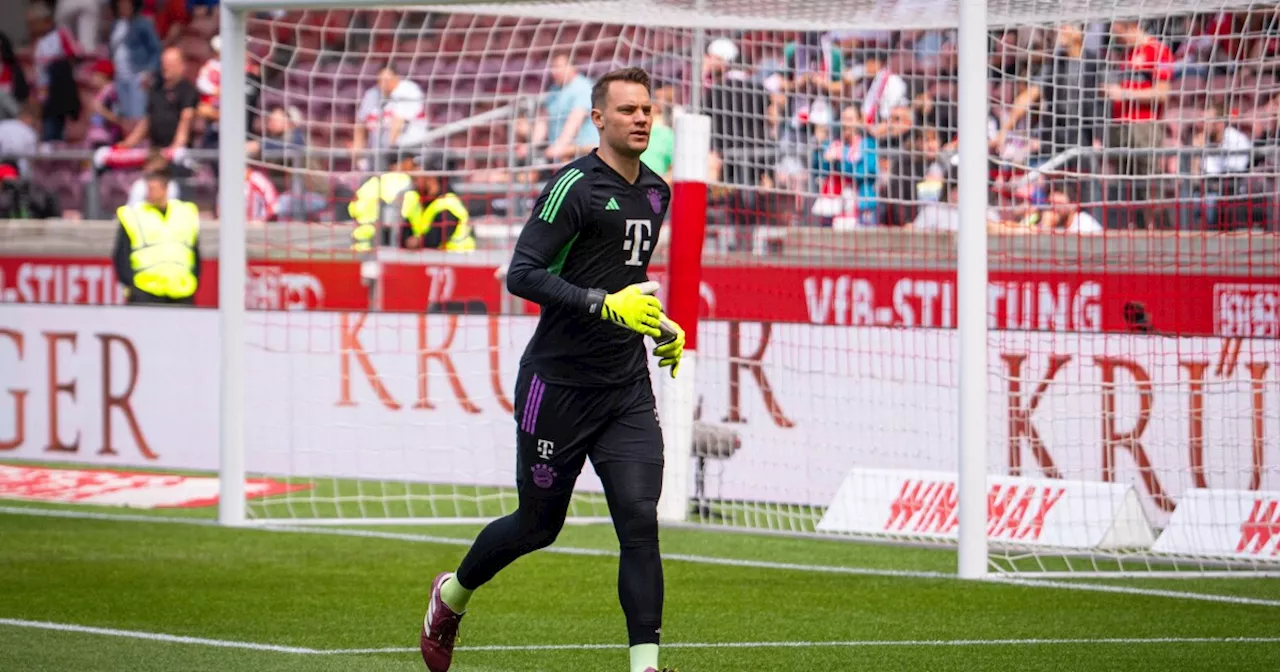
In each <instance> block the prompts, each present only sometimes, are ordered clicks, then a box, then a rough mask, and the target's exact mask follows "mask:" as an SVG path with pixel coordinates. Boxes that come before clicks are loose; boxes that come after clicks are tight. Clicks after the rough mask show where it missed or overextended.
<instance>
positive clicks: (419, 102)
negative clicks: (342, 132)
mask: <svg viewBox="0 0 1280 672" xmlns="http://www.w3.org/2000/svg"><path fill="white" fill-rule="evenodd" d="M426 134H427V98H426V95H425V94H424V93H423V92H422V87H420V86H418V85H417V84H415V83H413V82H411V81H409V80H407V79H405V78H404V77H403V76H402V75H401V74H400V73H399V72H398V71H397V70H396V67H395V65H394V64H393V63H390V62H388V63H387V64H386V65H385V66H383V68H382V70H380V71H379V72H378V83H377V85H375V86H373V87H371V88H370V89H369V90H368V91H365V92H364V97H363V98H361V99H360V107H359V108H358V109H357V110H356V127H355V137H354V138H353V139H352V142H351V152H352V155H353V156H354V157H355V158H356V159H357V163H358V165H360V166H361V167H362V170H368V169H370V168H372V167H373V165H372V163H371V162H370V161H368V157H362V156H361V154H362V153H363V152H364V150H366V149H387V148H391V147H414V146H416V145H421V144H422V143H423V142H424V141H425V140H426Z"/></svg>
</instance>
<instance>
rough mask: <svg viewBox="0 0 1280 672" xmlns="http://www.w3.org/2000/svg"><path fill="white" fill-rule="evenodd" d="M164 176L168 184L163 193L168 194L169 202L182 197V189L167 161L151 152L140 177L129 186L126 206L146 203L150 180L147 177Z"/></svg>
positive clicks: (160, 155) (159, 154) (156, 153)
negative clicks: (166, 177)
mask: <svg viewBox="0 0 1280 672" xmlns="http://www.w3.org/2000/svg"><path fill="white" fill-rule="evenodd" d="M156 175H166V176H168V180H169V182H168V184H167V185H166V186H165V193H166V194H168V198H169V200H171V201H172V200H177V199H178V198H180V197H181V195H182V189H181V187H180V186H179V185H178V181H177V180H176V179H174V176H173V169H172V165H171V163H170V161H169V159H167V158H165V156H164V155H163V154H161V153H159V152H152V154H151V156H148V157H147V162H146V163H145V164H143V167H142V176H141V177H139V178H138V179H136V180H134V181H133V184H131V185H129V199H128V201H127V204H128V205H141V204H142V203H145V202H146V201H147V193H148V190H149V189H150V188H151V187H149V186H148V182H147V181H148V180H149V179H152V178H151V177H148V176H153V177H154V176H156Z"/></svg>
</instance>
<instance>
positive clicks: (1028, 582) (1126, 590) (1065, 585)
mask: <svg viewBox="0 0 1280 672" xmlns="http://www.w3.org/2000/svg"><path fill="white" fill-rule="evenodd" d="M987 580H988V581H991V582H992V583H1008V584H1012V585H1015V586H1031V587H1034V588H1061V589H1063V590H1082V591H1086V592H1092V593H1122V594H1125V595H1145V596H1147V597H1172V598H1176V599H1183V600H1199V601H1201V602H1221V603H1225V604H1247V605H1253V606H1259V607H1280V600H1266V599H1262V598H1259V597H1240V596H1239V595H1217V594H1214V593H1188V592H1183V591H1179V590H1162V589H1159V588H1138V587H1136V586H1113V585H1110V584H1106V583H1076V582H1074V581H1047V580H1044V579H1031V578H1008V577H1002V576H993V577H989V578H988V579H987Z"/></svg>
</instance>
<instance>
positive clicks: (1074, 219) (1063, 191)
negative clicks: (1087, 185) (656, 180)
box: [1024, 183, 1103, 235]
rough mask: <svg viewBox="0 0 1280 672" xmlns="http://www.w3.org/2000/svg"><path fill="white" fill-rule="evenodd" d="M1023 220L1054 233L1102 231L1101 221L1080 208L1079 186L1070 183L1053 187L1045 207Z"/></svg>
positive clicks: (1087, 233)
mask: <svg viewBox="0 0 1280 672" xmlns="http://www.w3.org/2000/svg"><path fill="white" fill-rule="evenodd" d="M1024 221H1025V222H1026V223H1028V224H1031V225H1033V226H1034V227H1035V228H1038V229H1040V230H1042V231H1052V232H1055V233H1076V234H1080V235H1097V234H1100V233H1102V232H1103V229H1102V223H1101V222H1099V221H1098V220H1097V218H1095V217H1094V216H1093V215H1091V214H1089V213H1088V212H1086V211H1084V210H1081V209H1080V194H1079V187H1078V186H1077V185H1075V184H1072V183H1068V184H1065V185H1061V186H1058V187H1055V188H1054V189H1053V190H1052V191H1050V192H1049V202H1048V204H1047V207H1044V208H1041V209H1040V210H1039V211H1037V212H1036V213H1034V214H1033V215H1032V216H1031V217H1029V218H1028V219H1027V220H1024Z"/></svg>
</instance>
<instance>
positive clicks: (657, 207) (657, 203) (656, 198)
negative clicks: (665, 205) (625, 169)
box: [649, 187, 662, 214]
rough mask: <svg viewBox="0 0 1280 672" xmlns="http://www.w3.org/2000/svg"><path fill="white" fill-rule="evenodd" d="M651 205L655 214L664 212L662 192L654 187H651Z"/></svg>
mask: <svg viewBox="0 0 1280 672" xmlns="http://www.w3.org/2000/svg"><path fill="white" fill-rule="evenodd" d="M649 207H651V208H653V212H654V214H657V213H659V212H662V194H659V193H658V190H657V189H654V188H652V187H650V188H649Z"/></svg>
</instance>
